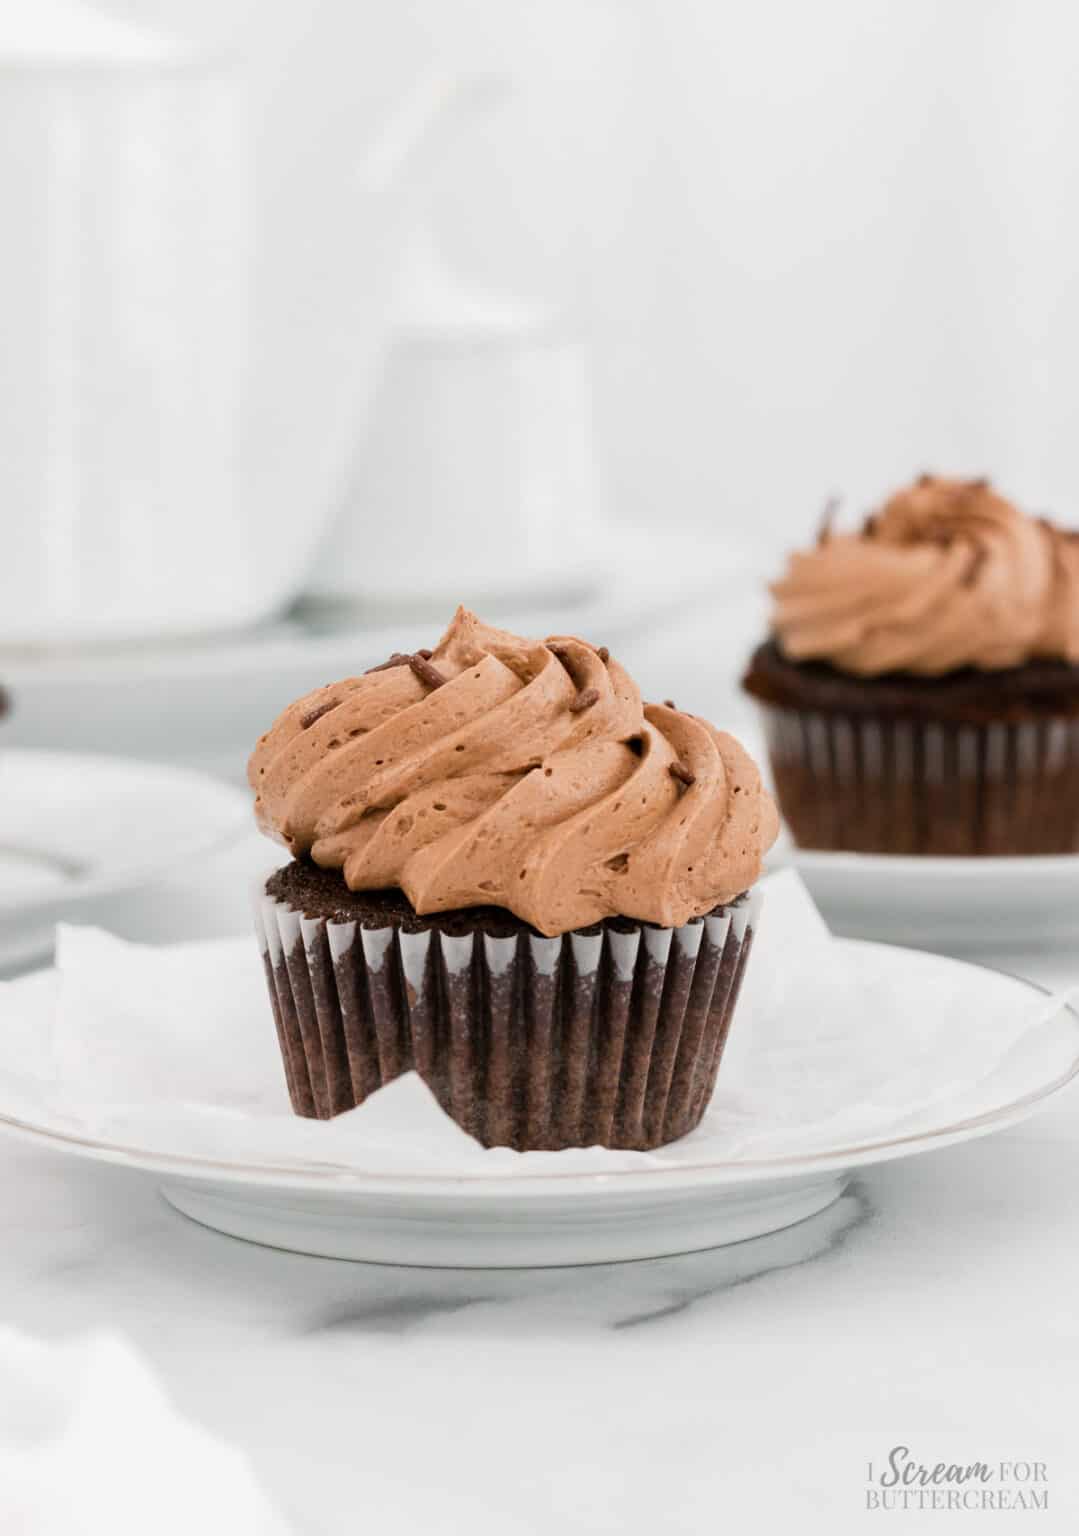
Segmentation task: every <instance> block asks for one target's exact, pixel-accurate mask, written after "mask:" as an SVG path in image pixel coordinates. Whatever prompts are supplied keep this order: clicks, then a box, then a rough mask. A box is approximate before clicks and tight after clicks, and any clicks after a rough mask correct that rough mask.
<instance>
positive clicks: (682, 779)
mask: <svg viewBox="0 0 1079 1536" xmlns="http://www.w3.org/2000/svg"><path fill="white" fill-rule="evenodd" d="M667 772H668V773H669V774H670V776H671V778H672V779H677V780H678V782H679V783H680V784H684V785H685V786H686V788H687V789H688V788H689V786H690V785H691V784H696V782H697V775H696V774H695V773H692V772H691V771H690V770H689V769H688V768H687V767H686V765H685V763H668V764H667Z"/></svg>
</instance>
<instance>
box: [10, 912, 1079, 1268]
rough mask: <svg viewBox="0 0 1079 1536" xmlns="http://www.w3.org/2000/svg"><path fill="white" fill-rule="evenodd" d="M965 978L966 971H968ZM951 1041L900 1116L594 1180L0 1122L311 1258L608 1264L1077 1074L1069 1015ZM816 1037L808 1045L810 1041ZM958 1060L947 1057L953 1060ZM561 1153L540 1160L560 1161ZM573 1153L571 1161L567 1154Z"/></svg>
mask: <svg viewBox="0 0 1079 1536" xmlns="http://www.w3.org/2000/svg"><path fill="white" fill-rule="evenodd" d="M841 942H842V944H843V947H844V948H845V949H847V948H849V949H850V950H852V951H854V953H853V955H852V959H853V960H854V961H855V962H856V963H857V964H858V965H860V966H862V967H866V966H870V967H872V970H873V973H874V975H875V976H877V975H879V985H881V986H885V987H887V986H888V985H889V978H892V982H893V984H894V982H895V979H896V978H897V977H898V975H899V972H900V969H901V968H902V970H903V971H904V972H905V973H906V974H907V975H910V974H911V972H912V971H913V973H914V975H915V977H916V980H917V982H918V985H919V987H922V988H924V991H925V995H926V996H927V997H928V996H931V995H933V993H934V992H935V991H936V992H939V990H940V989H941V988H942V987H943V989H944V990H945V991H947V992H948V993H949V995H956V994H957V993H962V994H964V995H966V996H969V997H971V998H975V999H977V998H980V999H981V1000H982V1004H983V1006H985V1007H988V1006H990V1002H989V999H990V996H991V997H992V1006H994V1007H997V1006H998V1005H1001V1006H1003V1007H1004V1009H1005V1010H1010V1009H1011V1008H1012V1006H1013V1005H1014V1007H1015V1009H1016V1010H1017V1012H1018V1011H1019V1010H1022V1009H1024V1008H1028V1007H1029V1005H1030V1002H1031V994H1032V993H1034V994H1037V993H1039V992H1041V990H1042V989H1040V988H1038V987H1036V986H1034V985H1033V984H1032V983H1030V982H1026V981H1020V980H1018V979H1017V978H1015V977H1011V976H1006V975H1003V974H999V973H993V972H988V971H986V970H984V969H983V968H981V967H976V966H971V965H967V964H965V963H964V962H962V961H957V960H945V959H941V958H940V957H938V956H934V955H927V954H922V953H919V952H918V951H912V950H900V949H896V948H893V947H890V946H887V945H877V944H857V943H854V942H852V941H849V940H846V941H841ZM964 973H965V974H964ZM49 981H50V973H44V972H43V973H39V974H37V975H35V976H31V977H27V978H25V979H24V980H23V981H21V982H17V983H14V984H13V985H14V986H15V987H17V988H18V989H20V998H21V1000H22V1001H23V1003H24V1006H25V1004H26V1003H32V1004H34V1006H40V1007H44V1006H46V1005H47V1002H48V993H47V984H48V983H49ZM945 1023H946V1029H947V1033H948V1036H949V1039H948V1040H946V1039H944V1038H943V1034H944V1032H943V1030H942V1032H941V1035H939V1036H930V1037H929V1039H928V1041H925V1042H923V1043H922V1045H921V1047H920V1054H919V1056H918V1071H919V1072H920V1073H924V1075H925V1081H926V1082H928V1083H933V1082H934V1081H935V1078H934V1073H935V1071H937V1072H940V1074H941V1083H940V1096H939V1097H936V1098H934V1097H932V1095H930V1097H929V1099H928V1101H927V1103H926V1106H925V1107H924V1108H923V1109H922V1110H920V1111H919V1113H918V1116H917V1118H916V1119H915V1120H914V1121H909V1120H908V1121H906V1122H901V1123H900V1124H898V1125H897V1123H896V1121H895V1119H894V1114H893V1115H892V1117H889V1111H888V1110H887V1109H886V1108H880V1107H874V1106H870V1105H863V1106H860V1107H861V1108H862V1109H864V1110H866V1111H867V1112H868V1113H867V1116H866V1117H865V1118H863V1119H862V1120H861V1121H860V1122H859V1124H860V1131H859V1133H858V1135H857V1137H856V1138H854V1137H851V1136H850V1135H849V1134H848V1136H847V1138H846V1139H845V1141H843V1142H840V1141H838V1140H837V1142H836V1144H834V1145H833V1144H828V1143H827V1142H823V1143H822V1142H821V1140H820V1138H819V1136H818V1138H817V1139H816V1140H814V1141H812V1142H806V1144H805V1145H806V1147H808V1146H810V1145H812V1148H813V1150H812V1151H809V1150H797V1149H795V1150H794V1151H792V1152H790V1153H785V1154H784V1155H782V1156H768V1157H760V1156H757V1157H753V1156H751V1155H745V1156H740V1157H739V1156H732V1157H729V1158H727V1159H726V1160H723V1161H716V1160H714V1161H706V1160H700V1161H696V1160H694V1154H693V1138H692V1137H690V1138H688V1139H687V1140H686V1141H685V1142H682V1143H678V1144H676V1148H672V1149H667V1150H668V1151H675V1152H676V1153H677V1155H676V1156H675V1157H672V1158H671V1159H670V1160H668V1161H657V1162H652V1163H647V1164H646V1165H645V1166H643V1167H640V1168H636V1167H633V1168H626V1167H624V1166H619V1167H617V1168H615V1169H612V1170H611V1171H608V1172H604V1173H602V1174H597V1173H584V1172H582V1171H580V1168H579V1167H578V1168H576V1169H575V1171H572V1172H558V1171H548V1170H547V1168H545V1169H544V1170H543V1171H542V1172H520V1173H518V1172H508V1173H507V1171H506V1169H505V1165H504V1164H503V1166H502V1168H501V1171H498V1172H488V1171H486V1170H484V1171H482V1172H476V1173H471V1172H470V1173H467V1174H465V1173H458V1174H457V1175H455V1176H454V1177H448V1176H446V1175H439V1174H438V1173H435V1172H432V1173H427V1172H426V1171H422V1170H421V1171H419V1172H409V1173H406V1172H396V1171H395V1172H389V1173H388V1172H386V1171H385V1169H384V1168H383V1169H381V1170H379V1171H374V1170H368V1171H364V1169H362V1168H359V1167H352V1166H342V1165H340V1164H336V1165H333V1166H329V1165H326V1164H313V1163H307V1164H300V1163H295V1162H294V1163H291V1164H290V1165H288V1166H272V1165H270V1164H268V1163H257V1164H255V1163H243V1162H239V1161H232V1162H229V1161H224V1160H222V1159H217V1158H209V1157H205V1156H195V1155H179V1154H176V1153H171V1152H164V1151H150V1150H147V1149H145V1148H142V1149H140V1148H139V1147H135V1146H121V1145H118V1144H114V1143H109V1142H105V1141H101V1140H93V1139H91V1138H89V1137H84V1136H79V1135H76V1134H72V1133H70V1132H69V1131H64V1130H59V1129H57V1128H55V1127H53V1126H48V1125H44V1124H32V1123H28V1120H27V1119H26V1118H25V1117H24V1118H18V1117H16V1115H15V1114H14V1113H12V1112H10V1111H8V1112H6V1113H5V1110H4V1106H3V1105H0V1126H3V1127H4V1128H6V1129H8V1130H10V1131H13V1132H16V1133H19V1134H21V1135H23V1136H27V1137H30V1138H32V1139H34V1140H36V1141H38V1142H39V1143H40V1144H42V1145H48V1146H52V1147H54V1148H56V1149H60V1150H67V1151H70V1152H73V1153H76V1154H79V1155H81V1156H85V1157H90V1158H96V1159H100V1160H102V1161H105V1162H110V1163H117V1164H121V1165H124V1166H127V1167H133V1168H141V1169H145V1170H146V1171H147V1172H149V1173H151V1174H153V1175H154V1177H155V1178H156V1179H157V1180H158V1181H159V1182H160V1186H161V1190H162V1193H163V1194H164V1196H165V1198H166V1199H167V1200H168V1201H169V1202H170V1203H171V1204H172V1205H174V1206H175V1207H176V1208H177V1209H178V1210H180V1211H182V1212H184V1213H185V1214H186V1215H188V1216H190V1217H192V1218H194V1219H195V1220H196V1221H199V1222H201V1223H203V1224H204V1225H206V1226H209V1227H214V1228H216V1229H217V1230H219V1231H221V1232H225V1233H228V1234H230V1235H232V1236H235V1237H240V1238H245V1239H248V1240H249V1241H253V1242H258V1243H263V1244H267V1245H269V1246H272V1247H278V1248H285V1249H290V1250H294V1251H298V1252H303V1253H311V1254H319V1255H322V1256H324V1257H331V1258H344V1259H364V1260H368V1261H374V1262H379V1263H393V1264H414V1265H425V1266H454V1267H457V1266H460V1267H466V1268H488V1267H493V1268H513V1267H519V1266H542V1265H561V1264H588V1263H605V1262H611V1261H617V1260H624V1259H640V1258H650V1257H659V1256H661V1255H665V1254H672V1253H685V1252H691V1251H694V1250H696V1249H701V1248H711V1247H715V1246H718V1245H720V1244H724V1243H731V1242H738V1241H741V1240H743V1239H745V1238H751V1237H756V1236H760V1235H762V1234H764V1233H766V1232H772V1231H776V1230H778V1229H779V1228H782V1227H786V1226H789V1225H791V1224H792V1223H794V1222H797V1221H801V1220H803V1219H804V1218H806V1217H808V1216H812V1215H813V1214H815V1213H816V1212H818V1211H820V1210H823V1209H824V1208H825V1207H826V1206H827V1205H829V1204H831V1202H832V1201H833V1200H835V1199H836V1198H837V1197H838V1196H839V1195H840V1194H841V1193H842V1191H843V1188H844V1186H845V1184H846V1183H847V1181H848V1179H849V1176H850V1174H851V1171H852V1170H853V1169H856V1168H859V1167H862V1166H865V1165H868V1164H872V1163H880V1162H886V1161H890V1160H893V1159H896V1158H903V1157H909V1156H911V1155H912V1154H914V1153H917V1152H925V1151H930V1150H932V1149H934V1148H940V1147H945V1146H948V1145H951V1144H952V1143H955V1142H960V1141H966V1140H969V1139H970V1138H972V1137H976V1136H983V1135H986V1134H987V1133H989V1132H990V1131H994V1130H998V1129H1000V1128H1002V1127H1004V1126H1008V1125H1011V1124H1014V1123H1015V1122H1017V1121H1019V1120H1022V1119H1024V1118H1025V1117H1026V1116H1027V1115H1029V1114H1031V1113H1032V1112H1033V1111H1034V1110H1035V1109H1036V1108H1037V1107H1038V1106H1039V1105H1040V1104H1041V1103H1043V1102H1044V1100H1045V1099H1046V1098H1048V1097H1049V1095H1050V1094H1052V1093H1054V1092H1056V1091H1057V1090H1058V1089H1060V1088H1062V1087H1063V1086H1064V1085H1065V1084H1066V1083H1068V1082H1069V1081H1071V1079H1072V1078H1074V1077H1075V1076H1076V1075H1077V1073H1079V1015H1077V1014H1076V1013H1074V1012H1073V1011H1072V1010H1070V1009H1069V1008H1065V1007H1061V1008H1060V1009H1059V1010H1058V1011H1057V1012H1056V1013H1055V1014H1054V1016H1053V1017H1052V1018H1049V1019H1046V1018H1045V1017H1044V1016H1042V1017H1041V1018H1040V1021H1039V1022H1037V1023H1034V1022H1033V1018H1032V1022H1031V1023H1030V1024H1029V1025H1027V1026H1025V1027H1024V1028H1023V1029H1022V1030H1021V1031H1020V1032H1019V1033H1018V1034H1017V1036H1016V1039H1015V1040H1014V1042H1013V1045H1012V1047H1011V1049H1009V1050H1008V1051H1007V1052H1006V1054H1005V1055H1004V1056H1003V1058H998V1056H996V1055H990V1054H989V1052H988V1050H987V1047H986V1045H985V1038H984V1029H983V1028H982V1022H981V1020H980V1018H979V1011H978V1005H977V1004H975V1005H974V1006H971V1007H970V1008H967V1009H965V1010H963V1009H960V1010H957V1011H955V1012H954V1013H953V1014H951V1015H949V1017H948V1018H947V1019H946V1021H945ZM957 1033H961V1034H962V1035H963V1036H964V1037H965V1038H964V1047H965V1048H966V1047H968V1046H969V1049H970V1050H971V1051H972V1052H973V1053H974V1054H972V1055H970V1056H969V1057H967V1058H966V1059H967V1060H968V1062H969V1066H970V1069H971V1070H970V1072H969V1074H968V1078H966V1079H964V1080H963V1081H960V1082H951V1083H949V1081H948V1080H947V1067H946V1065H944V1066H941V1065H940V1064H939V1063H938V1062H937V1061H935V1059H934V1055H933V1050H934V1041H935V1040H938V1039H939V1041H940V1045H939V1048H938V1050H937V1055H938V1056H939V1057H940V1059H941V1062H943V1063H945V1064H946V1063H947V1061H948V1059H949V1051H948V1047H949V1044H953V1045H954V1041H955V1036H956V1034H957ZM815 1048H816V1047H815V1045H814V1043H813V1042H807V1043H806V1049H807V1050H814V1049H815ZM953 1059H954V1056H953ZM559 1155H560V1154H554V1155H553V1156H554V1157H555V1158H557V1157H558V1156H559ZM566 1155H567V1156H574V1155H575V1154H566Z"/></svg>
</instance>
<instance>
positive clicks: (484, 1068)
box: [248, 609, 777, 1149]
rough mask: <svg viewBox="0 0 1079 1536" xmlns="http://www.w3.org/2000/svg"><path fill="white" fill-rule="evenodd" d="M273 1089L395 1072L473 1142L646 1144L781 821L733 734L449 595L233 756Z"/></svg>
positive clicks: (720, 1039)
mask: <svg viewBox="0 0 1079 1536" xmlns="http://www.w3.org/2000/svg"><path fill="white" fill-rule="evenodd" d="M248 773H249V778H250V782H251V785H252V787H253V789H254V790H255V792H256V797H257V798H256V814H257V816H258V819H259V822H260V825H261V826H262V827H263V829H264V830H266V831H267V832H269V833H270V834H271V835H272V836H274V837H275V838H277V839H278V840H279V841H281V842H283V843H284V844H285V846H286V847H287V848H288V849H289V851H290V852H291V853H292V855H293V862H292V863H291V864H288V865H286V866H285V867H284V868H283V869H281V870H279V871H278V872H277V873H276V874H274V875H273V876H271V878H270V879H269V880H268V881H267V883H266V887H265V892H264V894H263V897H262V899H261V901H260V903H259V912H258V923H259V931H260V935H261V939H262V945H263V953H264V956H265V961H266V970H267V977H268V981H269V986H270V998H271V1003H272V1006H273V1012H274V1017H275V1020H276V1024H277V1030H278V1038H279V1042H280V1045H281V1051H282V1057H283V1061H284V1066H285V1075H286V1078H287V1081H288V1087H289V1093H290V1096H291V1100H292V1105H293V1108H294V1109H295V1110H296V1112H297V1113H298V1114H302V1115H312V1116H318V1117H323V1118H324V1117H328V1116H331V1115H336V1114H339V1113H341V1112H342V1111H343V1110H347V1109H350V1108H352V1107H353V1106H354V1105H356V1104H358V1103H361V1102H362V1100H363V1099H364V1098H365V1097H366V1096H367V1095H368V1094H369V1093H370V1092H372V1091H373V1089H375V1088H377V1087H379V1086H380V1085H381V1084H382V1083H385V1082H387V1081H389V1080H391V1079H392V1078H393V1077H395V1076H397V1075H398V1074H399V1073H401V1072H404V1071H408V1070H410V1069H412V1068H415V1069H416V1070H417V1071H418V1072H420V1073H421V1074H422V1076H423V1077H424V1078H425V1080H426V1081H427V1083H428V1084H429V1085H430V1087H431V1089H432V1090H433V1092H434V1093H435V1094H436V1096H437V1097H438V1099H439V1101H440V1102H441V1103H442V1105H443V1107H444V1108H445V1109H446V1110H447V1111H448V1113H449V1114H451V1115H452V1116H453V1118H454V1119H455V1120H456V1121H457V1122H458V1124H460V1125H461V1126H463V1127H464V1129H466V1130H467V1131H469V1132H471V1133H472V1134H473V1135H475V1136H477V1137H478V1138H479V1139H480V1140H481V1141H482V1142H484V1143H485V1144H486V1145H504V1146H512V1147H517V1148H521V1149H524V1148H558V1147H567V1146H579V1145H590V1144H593V1143H600V1144H602V1145H604V1146H609V1147H630V1148H648V1147H655V1146H658V1145H661V1144H662V1143H664V1142H668V1141H672V1140H674V1139H676V1138H677V1137H679V1136H683V1135H685V1134H686V1132H688V1131H690V1130H692V1129H693V1127H694V1126H695V1125H696V1124H697V1123H698V1121H699V1120H700V1118H701V1116H702V1114H703V1113H704V1110H705V1108H706V1106H707V1104H708V1101H709V1099H710V1098H711V1096H712V1091H713V1088H714V1086H715V1081H716V1074H717V1072H718V1070H719V1064H720V1058H721V1056H722V1052H723V1047H724V1043H725V1041H726V1038H727V1034H728V1031H729V1029H730V1024H731V1018H732V1015H733V1011H734V1006H735V1002H736V1000H737V996H738V990H739V986H740V983H741V979H742V975H743V972H744V969H745V965H746V962H747V959H748V957H749V952H750V946H751V943H752V937H753V931H754V927H755V924H756V920H757V899H756V897H755V895H753V894H752V893H751V887H752V886H753V884H754V882H755V881H756V880H757V878H758V876H759V874H760V871H761V861H762V858H763V855H764V853H765V852H766V851H767V849H768V847H769V846H770V845H771V843H772V841H773V840H774V837H775V835H776V828H777V817H776V812H775V808H774V806H773V804H772V801H771V799H770V798H769V796H768V794H767V793H766V792H765V791H764V790H763V789H762V787H761V781H760V775H759V773H758V771H757V768H756V766H755V765H754V764H753V762H752V761H751V760H750V758H749V757H748V756H747V755H746V753H745V752H744V751H743V750H742V748H741V747H740V746H739V745H738V743H737V742H736V741H734V739H733V738H732V737H730V736H728V735H726V734H724V733H723V732H721V731H717V730H715V729H714V728H713V727H712V726H711V725H709V724H707V722H705V721H703V720H699V719H697V718H696V717H695V716H692V715H687V714H684V713H682V712H681V711H679V710H677V709H674V708H673V707H671V706H669V705H654V704H650V705H642V702H641V697H640V693H639V691H638V689H637V687H636V684H635V683H634V682H633V681H632V679H631V678H630V677H629V676H628V675H627V674H626V672H625V671H624V670H623V669H622V667H620V666H619V664H618V662H617V661H615V660H614V659H613V658H611V657H610V656H609V655H608V653H607V651H606V649H605V648H604V647H602V646H600V647H595V646H592V645H589V644H587V643H586V642H585V641H583V640H578V639H574V638H572V637H568V636H567V637H555V638H551V639H549V640H547V641H546V642H539V641H530V640H523V639H520V638H518V637H517V636H515V635H511V634H506V633H504V632H502V631H500V630H496V629H491V628H489V627H487V626H486V625H484V624H482V623H480V621H479V620H478V619H477V618H476V617H475V616H474V615H473V614H470V613H468V612H466V611H465V610H463V609H461V610H458V612H457V614H456V615H455V617H454V619H453V622H452V623H451V625H450V627H449V629H448V630H447V632H446V634H445V635H444V636H443V638H442V640H441V641H440V642H439V644H438V646H437V647H436V648H435V650H434V651H432V652H427V651H421V652H418V653H416V654H414V655H411V656H405V655H398V656H393V657H391V658H390V660H389V661H388V662H386V663H384V664H383V665H382V666H381V667H377V668H374V669H373V670H372V671H370V672H368V673H366V674H365V675H364V676H362V677H353V678H347V679H345V680H343V681H342V682H339V683H332V684H330V685H328V686H327V687H325V688H321V689H319V690H317V691H316V692H315V693H312V694H310V695H308V696H307V697H305V698H303V699H300V700H298V701H297V702H296V703H294V704H292V705H290V707H289V708H288V709H286V710H285V711H284V713H283V714H282V715H281V716H280V717H279V718H278V719H277V720H276V721H275V723H274V724H273V726H272V727H271V729H270V730H269V731H268V732H267V733H266V735H264V736H263V737H262V738H261V739H260V741H259V743H258V745H257V747H256V748H255V751H254V753H253V755H252V758H251V762H250V764H249V769H248Z"/></svg>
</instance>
